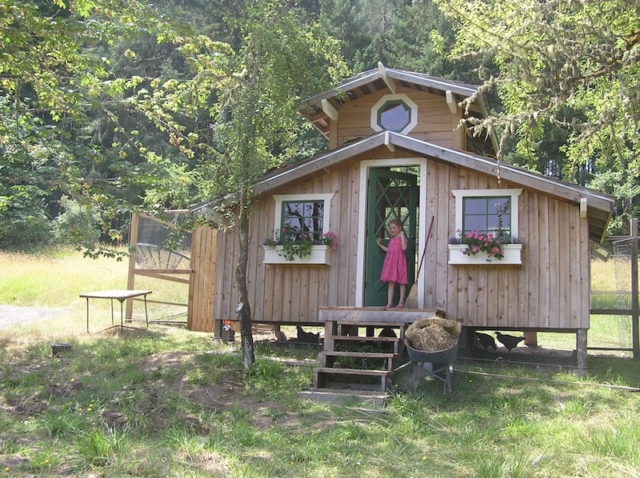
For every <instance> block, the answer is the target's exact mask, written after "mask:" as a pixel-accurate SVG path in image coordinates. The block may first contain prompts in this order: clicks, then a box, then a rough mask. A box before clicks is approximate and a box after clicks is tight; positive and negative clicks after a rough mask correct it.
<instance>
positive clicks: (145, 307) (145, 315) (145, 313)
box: [144, 294, 149, 329]
mask: <svg viewBox="0 0 640 478" xmlns="http://www.w3.org/2000/svg"><path fill="white" fill-rule="evenodd" d="M144 318H145V320H146V321H147V329H148V328H149V312H148V311H147V294H145V295H144Z"/></svg>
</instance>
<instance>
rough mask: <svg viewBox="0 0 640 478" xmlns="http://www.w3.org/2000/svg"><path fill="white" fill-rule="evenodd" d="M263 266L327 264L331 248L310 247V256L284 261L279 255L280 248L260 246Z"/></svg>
mask: <svg viewBox="0 0 640 478" xmlns="http://www.w3.org/2000/svg"><path fill="white" fill-rule="evenodd" d="M262 248H263V249H264V263H265V264H329V260H330V258H331V248H330V247H329V246H312V247H311V254H310V255H308V256H304V257H295V258H294V259H293V260H292V261H288V260H286V259H285V258H284V257H283V256H282V255H280V254H281V252H282V246H262Z"/></svg>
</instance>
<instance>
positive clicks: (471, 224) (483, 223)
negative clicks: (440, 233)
mask: <svg viewBox="0 0 640 478" xmlns="http://www.w3.org/2000/svg"><path fill="white" fill-rule="evenodd" d="M486 229H487V216H467V217H465V222H464V230H465V232H468V231H485V230H486Z"/></svg>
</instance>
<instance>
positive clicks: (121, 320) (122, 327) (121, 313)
mask: <svg viewBox="0 0 640 478" xmlns="http://www.w3.org/2000/svg"><path fill="white" fill-rule="evenodd" d="M123 304H124V300H121V301H120V328H121V329H124V309H123Z"/></svg>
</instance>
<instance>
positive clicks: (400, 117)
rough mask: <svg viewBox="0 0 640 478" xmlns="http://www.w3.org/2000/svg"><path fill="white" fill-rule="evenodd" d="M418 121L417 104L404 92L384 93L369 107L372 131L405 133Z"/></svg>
mask: <svg viewBox="0 0 640 478" xmlns="http://www.w3.org/2000/svg"><path fill="white" fill-rule="evenodd" d="M417 123H418V106H417V105H416V104H415V103H414V102H413V101H412V100H411V99H410V98H409V97H408V96H407V95H404V94H394V95H385V96H383V97H382V98H380V100H379V101H378V102H377V103H376V104H375V105H374V107H373V108H372V109H371V127H372V128H373V130H374V131H384V130H386V131H394V132H396V133H402V134H406V133H408V132H409V131H411V130H412V129H413V128H414V127H415V125H416V124H417Z"/></svg>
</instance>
